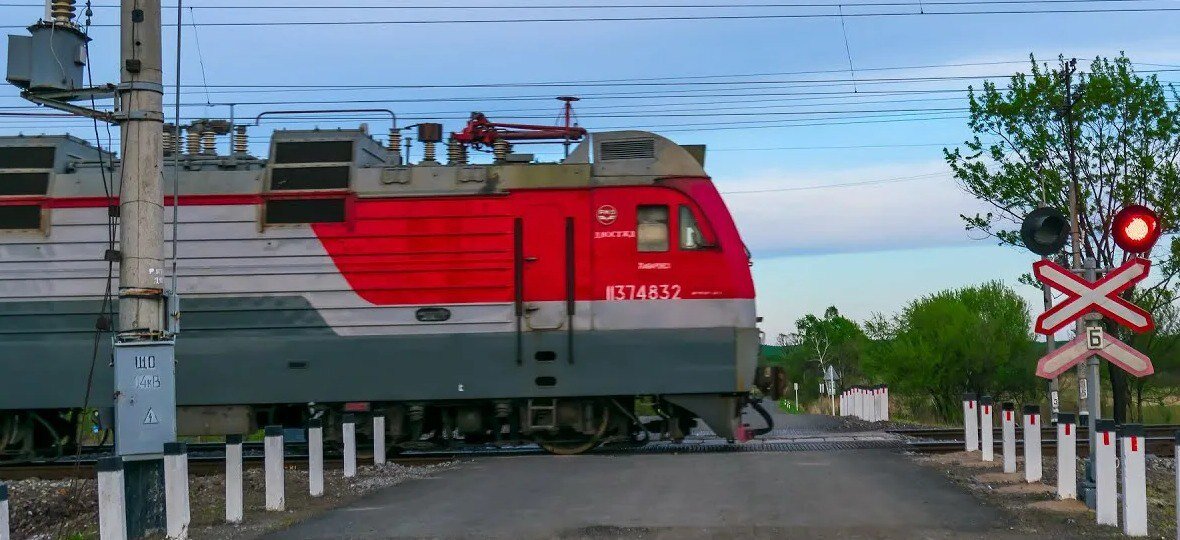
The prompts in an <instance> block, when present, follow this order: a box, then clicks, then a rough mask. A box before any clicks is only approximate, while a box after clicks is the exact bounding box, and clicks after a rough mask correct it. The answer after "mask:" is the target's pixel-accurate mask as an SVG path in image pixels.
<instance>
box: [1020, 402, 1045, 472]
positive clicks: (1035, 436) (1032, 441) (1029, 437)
mask: <svg viewBox="0 0 1180 540" xmlns="http://www.w3.org/2000/svg"><path fill="white" fill-rule="evenodd" d="M1023 417H1024V480H1025V481H1026V482H1028V483H1030V484H1031V483H1033V482H1040V481H1041V476H1042V471H1041V406H1040V405H1025V406H1024V415H1023Z"/></svg>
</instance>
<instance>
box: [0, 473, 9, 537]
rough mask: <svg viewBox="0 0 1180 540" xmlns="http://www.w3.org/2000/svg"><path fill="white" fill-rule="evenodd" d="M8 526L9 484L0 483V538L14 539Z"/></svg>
mask: <svg viewBox="0 0 1180 540" xmlns="http://www.w3.org/2000/svg"><path fill="white" fill-rule="evenodd" d="M11 533H12V531H11V529H10V528H9V526H8V485H7V484H0V540H12V535H11Z"/></svg>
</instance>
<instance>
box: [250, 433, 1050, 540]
mask: <svg viewBox="0 0 1180 540" xmlns="http://www.w3.org/2000/svg"><path fill="white" fill-rule="evenodd" d="M776 416H777V418H776V420H778V423H779V425H778V426H776V427H777V428H779V429H783V430H788V431H790V430H799V431H804V432H812V431H822V430H825V429H832V428H834V427H835V426H836V425H838V424H839V420H838V419H835V418H832V417H819V416H807V415H799V416H785V415H777V414H776ZM751 424H754V421H751ZM776 431H778V429H776ZM1010 521H1011V520H1010V518H1008V517H1006V516H1005V515H1004V514H1003V512H1002V511H1001V510H997V509H995V508H991V507H988V506H985V505H983V504H981V503H980V502H979V501H978V500H976V499H974V498H973V497H972V496H971V495H970V494H969V493H967V492H966V491H964V490H962V489H961V488H959V487H956V486H954V485H953V484H951V483H950V482H948V481H947V480H946V479H945V478H944V477H943V476H942V475H940V474H939V473H938V471H936V470H932V469H930V468H924V467H921V466H919V465H916V464H914V463H913V462H912V461H911V460H910V458H909V457H907V456H905V455H904V454H902V453H900V452H899V451H897V450H895V449H893V450H842V451H832V452H767V453H759V452H750V453H745V452H743V453H702V454H679V455H670V454H659V455H650V454H625V455H584V456H570V457H558V456H519V457H496V458H477V459H475V460H473V461H469V462H465V463H463V464H461V465H460V466H459V467H456V468H455V469H454V470H449V471H446V472H443V473H441V474H440V475H439V476H437V477H436V478H433V479H429V480H417V481H411V482H409V483H406V484H402V485H399V486H396V487H393V488H390V489H387V490H384V491H381V492H378V493H376V494H374V495H372V496H369V497H366V498H364V499H361V500H359V501H357V502H355V503H353V504H352V505H350V506H346V507H343V508H339V509H336V510H333V511H330V512H328V513H326V514H323V515H321V516H319V517H317V518H313V519H311V520H309V521H306V522H304V523H301V524H298V525H295V526H294V527H292V528H290V529H288V530H285V531H281V532H278V533H275V534H273V535H272V536H271V537H270V538H293V539H322V538H616V537H619V538H677V539H679V538H906V539H911V538H983V537H988V538H1025V537H1028V538H1043V537H1045V536H1044V535H1045V531H1039V534H1034V533H1033V532H1032V531H1025V532H1024V533H1021V532H1020V530H1019V527H1017V528H1016V529H1010V526H1012V525H1013V523H1011V522H1010Z"/></svg>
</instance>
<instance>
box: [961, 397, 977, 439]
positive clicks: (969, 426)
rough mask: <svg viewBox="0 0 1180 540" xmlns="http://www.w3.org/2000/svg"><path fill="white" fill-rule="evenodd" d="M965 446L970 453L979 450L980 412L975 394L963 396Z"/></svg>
mask: <svg viewBox="0 0 1180 540" xmlns="http://www.w3.org/2000/svg"><path fill="white" fill-rule="evenodd" d="M963 446H964V449H965V450H966V451H968V452H974V451H976V450H979V411H977V410H976V401H975V394H973V393H971V392H967V393H965V394H963Z"/></svg>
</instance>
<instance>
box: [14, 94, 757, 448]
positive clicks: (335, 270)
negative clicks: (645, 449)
mask: <svg viewBox="0 0 1180 540" xmlns="http://www.w3.org/2000/svg"><path fill="white" fill-rule="evenodd" d="M475 118H476V119H475V120H473V121H472V123H471V124H469V126H468V129H466V130H464V131H463V132H461V133H458V134H454V135H452V136H451V137H450V139H449V140H448V141H447V142H446V143H445V144H446V151H447V156H448V162H447V163H439V162H438V161H436V160H435V158H434V151H435V149H434V144H435V143H436V142H438V143H441V142H442V140H441V137H440V135H441V126H438V125H437V124H423V125H420V126H419V130H420V133H419V139H420V141H426V145H427V148H426V149H425V157H424V159H422V160H421V161H419V162H417V163H414V164H409V163H408V161H409V160H408V159H404V158H406V157H407V156H406V154H408V152H404V151H403V149H402V145H401V144H400V141H399V139H400V136H399V135H400V132H399V131H398V130H396V129H395V130H391V140H390V141H389V144H388V145H382V144H380V143H379V142H377V141H376V140H374V139H373V138H372V137H371V136H370V135H369V134H368V133H367V130H365V129H363V128H362V129H357V130H328V131H324V130H301V131H277V132H275V133H274V134H273V136H272V139H271V141H270V151H269V157H268V158H266V159H260V158H255V157H252V156H250V155H247V154H246V153H245V146H246V145H245V143H244V139H242V140H235V143H240V144H235V145H234V149H235V152H233V153H231V154H229V155H217V154H216V152H215V151H214V147H213V145H212V144H204V145H202V144H201V139H200V135H201V133H200V131H199V130H196V128H190V133H189V137H190V140H189V143H190V144H189V145H188V146H189V148H188V151H187V152H184V151H182V149H181V148H180V146H181V144H180V143H182V141H176V140H170V138H166V141H165V145H166V148H165V153H166V154H170V153H171V152H175V153H177V155H175V156H173V157H174V158H175V159H176V160H177V161H178V163H179V167H180V170H179V186H180V193H179V197H177V198H176V199H174V198H173V196H172V192H171V186H170V184H171V182H168V181H166V182H165V185H166V196H165V200H164V201H163V202H164V203H165V204H166V205H169V206H170V205H172V204H173V201H174V200H177V199H178V206H179V208H178V215H179V227H178V230H179V232H178V238H177V241H178V245H177V251H178V253H177V254H178V258H179V262H178V268H179V275H178V282H179V291H178V292H179V294H180V296H181V298H182V301H181V312H182V317H181V321H182V324H181V333H180V337H179V339H178V342H177V358H178V362H179V363H178V368H177V387H178V388H177V403H178V406H179V411H178V422H179V430H180V432H181V434H182V435H184V434H188V435H196V434H225V433H243V432H247V431H250V430H253V429H256V428H257V426H258V425H260V424H262V423H281V424H284V425H287V426H301V425H304V422H305V421H306V420H307V419H308V418H309V417H312V416H323V415H328V416H329V417H331V416H334V415H337V414H340V413H341V412H344V411H371V412H373V413H381V414H384V415H385V416H386V418H387V420H386V425H387V426H388V430H389V433H388V435H387V440H389V441H391V443H392V444H395V445H398V446H401V447H406V448H413V447H421V446H423V445H445V444H452V443H453V442H456V441H464V442H478V443H487V442H497V441H505V442H513V441H522V440H533V441H538V442H540V443H541V444H542V445H543V446H545V447H546V448H548V449H550V450H551V451H557V452H577V451H582V450H586V449H588V448H591V447H593V446H594V445H596V444H599V443H602V442H606V441H611V440H619V439H624V438H627V437H632V436H634V435H635V434H636V433H638V432H639V430H640V429H641V426H640V421H639V419H638V416H637V414H636V413H635V404H636V401H637V400H638V399H641V398H650V399H651V400H652V403H653V405H654V409H655V410H656V411H658V412H659V414H660V415H661V416H663V418H664V420H663V422H662V424H661V426H662V429H663V430H664V431H665V432H666V433H667V434H668V435H669V436H671V437H672V438H678V437H681V436H683V434H684V433H685V432H686V431H687V430H688V429H689V428H690V427H691V426H692V424H693V421H694V420H695V419H696V418H700V419H702V420H703V421H704V422H705V423H706V424H708V425H709V426H710V427H711V428H712V429H713V430H714V431H715V432H716V433H717V434H718V435H720V436H722V437H725V438H730V439H732V438H734V437H735V434H736V431H737V430H738V422H739V414H740V410H741V408H742V407H743V405H744V404H745V399H746V395H747V392H748V390H749V389H750V387H751V383H752V379H753V375H754V369H755V365H756V360H757V355H758V347H759V337H758V330H757V328H756V317H755V312H754V287H753V283H752V281H751V276H750V268H749V255H748V253H747V251H746V249H745V246H744V245H743V243H742V239H741V237H740V236H739V234H738V231H737V228H736V227H735V225H734V222H733V219H732V218H731V216H730V214H729V212H728V211H727V209H726V207H725V204H724V202H723V201H722V199H721V196H720V195H719V194H718V192H717V190H716V189H715V187H714V185H713V183H712V182H711V181H710V179H709V177H708V176H707V175H706V173H705V170H704V168H703V161H704V149H703V147H683V146H680V145H677V144H675V143H673V142H672V141H670V140H668V139H666V138H664V137H661V136H659V135H656V134H653V133H647V132H641V131H615V132H601V133H594V134H585V135H584V134H583V133H582V132H579V131H574V130H565V131H561V132H560V133H559V134H560V137H562V138H564V139H565V140H566V141H567V142H568V141H569V140H570V139H580V141H579V142H578V143H577V145H576V146H575V147H574V148H573V149H572V151H571V152H570V153H569V155H568V157H566V158H565V159H563V160H561V161H559V162H556V163H538V162H535V160H533V159H532V156H529V155H522V154H515V153H512V152H511V150H510V147H509V145H508V144H507V140H508V139H510V138H512V136H511V134H512V133H516V134H518V135H520V134H524V135H520V136H519V137H518V138H529V137H528V134H529V133H530V131H529V128H532V127H531V126H524V127H523V128H524V129H520V130H515V131H513V130H511V129H506V128H505V127H504V125H496V124H492V123H490V122H487V120H486V119H484V118H483V117H482V116H478V117H475ZM509 127H510V126H509ZM194 130H196V131H197V133H196V136H194ZM241 133H242V132H239V135H240V134H241ZM473 134H474V135H475V136H473ZM541 134H542V135H548V136H552V135H553V134H552V133H544V132H542V133H541ZM534 138H540V137H534ZM209 141H210V138H209V136H206V137H205V142H206V143H208V142H209ZM481 143H486V144H488V145H489V146H491V147H493V148H494V162H492V163H483V164H472V163H468V162H467V159H466V154H467V149H468V148H469V147H470V146H471V145H478V144H481ZM110 158H111V156H106V155H100V153H99V151H98V150H96V149H94V148H93V147H91V146H88V145H87V144H86V143H84V142H82V141H80V140H78V139H74V138H70V137H64V136H61V137H58V136H42V137H19V136H18V137H0V450H4V449H6V450H7V451H10V452H11V451H13V450H14V449H17V450H20V449H25V450H27V449H28V448H32V447H34V446H38V445H40V443H41V442H44V441H52V442H54V443H58V444H60V443H61V442H62V441H63V440H66V439H68V435H69V433H71V428H70V426H69V423H70V422H71V421H75V420H73V419H75V418H76V417H78V416H79V415H77V414H76V413H77V412H78V410H79V408H80V407H82V404H83V400H84V396H85V393H86V391H87V388H86V381H87V379H88V373H89V370H90V368H91V358H92V344H93V343H94V341H93V339H94V332H95V330H94V315H95V314H97V313H98V312H99V311H100V309H101V307H100V304H101V301H102V294H103V291H104V290H105V289H106V287H107V286H108V282H107V279H108V277H107V276H108V274H107V263H106V262H104V261H103V260H102V259H103V253H104V250H105V249H106V248H107V242H108V239H109V236H108V235H109V229H108V206H110V205H111V204H112V203H113V202H114V201H113V200H112V199H110V198H108V197H107V196H106V195H104V190H103V182H102V175H104V174H105V175H107V176H108V177H112V178H113V177H117V173H116V172H115V171H117V166H115V167H111V164H110ZM172 161H173V160H172V158H167V159H165V163H166V165H167V166H168V167H167V170H166V171H165V173H164V178H165V179H170V178H172V176H171V175H172V170H171V163H172ZM104 167H105V168H106V170H105V171H104ZM166 214H167V215H171V210H169V211H168V212H166ZM165 229H166V230H169V231H170V230H171V226H166V227H165ZM116 275H117V273H116ZM107 341H108V340H107V339H105V338H104V339H101V340H99V343H100V345H101V347H102V348H103V351H102V352H101V354H100V361H99V362H97V364H96V369H95V374H94V376H93V380H92V382H91V395H92V396H94V397H92V398H91V403H93V404H98V405H102V404H105V403H106V402H108V401H109V400H108V398H109V396H110V389H111V388H112V382H111V369H110V367H109V366H108V362H107V358H108V357H109V350H108V346H109V344H108V343H107ZM333 424H334V423H333Z"/></svg>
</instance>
